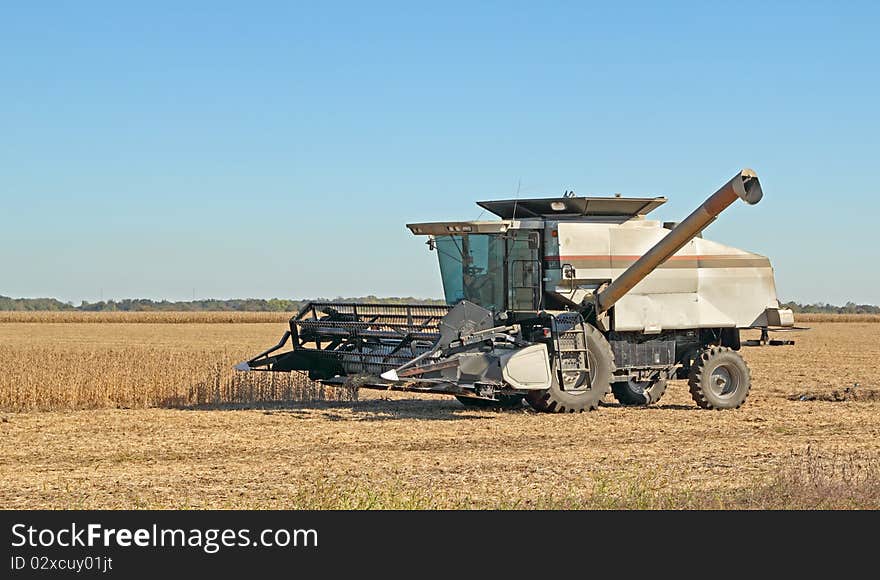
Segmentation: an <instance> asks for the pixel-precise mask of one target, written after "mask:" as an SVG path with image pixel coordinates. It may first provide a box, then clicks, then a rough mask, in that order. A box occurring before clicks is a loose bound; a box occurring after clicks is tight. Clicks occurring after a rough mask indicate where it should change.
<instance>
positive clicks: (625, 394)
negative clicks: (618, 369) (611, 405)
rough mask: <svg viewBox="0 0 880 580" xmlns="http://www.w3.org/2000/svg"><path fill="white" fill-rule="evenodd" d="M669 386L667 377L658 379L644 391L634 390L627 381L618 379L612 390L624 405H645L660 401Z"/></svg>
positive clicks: (618, 400)
mask: <svg viewBox="0 0 880 580" xmlns="http://www.w3.org/2000/svg"><path fill="white" fill-rule="evenodd" d="M667 386H668V381H667V379H657V380H656V381H654V382H653V383H651V386H650V387H648V388H647V389H645V392H644V393H636V392H633V390H632V389H630V388H629V385H628V384H627V382H624V381H617V382H614V383H612V384H611V392H612V393H614V398H615V399H616V400H617V402H618V403H620V404H621V405H623V406H624V407H645V406H647V405H653V404H655V403H657V402H659V401H660V398H661V397H663V393H665V392H666V387H667Z"/></svg>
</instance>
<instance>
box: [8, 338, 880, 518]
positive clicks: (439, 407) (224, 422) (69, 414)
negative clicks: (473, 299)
mask: <svg viewBox="0 0 880 580" xmlns="http://www.w3.org/2000/svg"><path fill="white" fill-rule="evenodd" d="M811 326H813V329H812V330H811V331H809V332H804V333H799V334H796V335H793V336H792V337H793V338H795V339H796V341H797V344H796V345H795V346H781V347H763V348H745V349H743V353H744V356H745V357H746V360H747V361H748V363H749V366H750V367H751V370H752V377H753V387H752V391H751V394H750V396H749V399H748V401H747V402H746V404H745V405H744V406H743V407H742V408H741V409H739V410H736V411H721V412H718V411H703V410H700V409H698V408H697V407H696V406H695V405H694V403H693V402H692V401H691V399H690V396H689V394H688V392H687V386H686V383H685V382H683V381H675V382H672V383H671V384H670V388H669V391H668V392H667V393H666V395H665V396H664V398H663V399H662V400H661V401H660V403H659V404H658V405H655V406H652V407H648V408H623V407H620V406H617V405H616V404H614V402H613V400H612V399H611V398H610V397H609V399H608V400H607V402H606V405H604V406H602V407H600V408H599V410H598V411H596V412H593V413H584V414H576V415H547V414H538V413H534V412H532V411H529V410H527V409H525V408H524V409H521V410H516V411H510V412H494V411H474V410H466V409H465V408H464V407H462V406H461V405H460V404H459V403H458V402H457V401H455V400H454V399H452V398H450V397H442V396H439V397H438V396H435V397H429V396H414V395H407V394H392V393H386V392H383V391H362V392H361V393H360V400H358V401H350V400H342V401H328V400H315V401H312V402H290V401H288V402H271V401H252V402H239V403H236V404H224V405H215V406H211V405H208V406H198V405H197V406H189V407H184V408H172V409H168V408H150V407H151V405H148V404H145V405H142V406H144V407H147V408H130V409H125V408H112V407H114V406H115V407H119V406H126V405H123V404H116V403H114V400H113V396H114V395H113V393H117V392H131V391H132V389H133V387H131V386H130V385H128V386H126V385H125V384H117V383H113V384H108V385H106V386H105V387H104V395H105V397H104V398H100V397H99V398H94V397H92V398H88V400H89V401H91V403H90V406H93V407H96V408H94V409H86V410H76V405H75V404H71V406H70V410H54V411H23V412H15V411H14V410H13V408H12V407H7V409H8V410H6V411H4V412H0V507H3V508H312V509H324V508H356V509H358V508H534V507H550V508H556V507H558V508H658V507H660V508H694V507H696V508H715V507H734V508H739V507H745V508H766V507H769V508H790V507H807V508H813V507H831V508H841V507H842V508H852V507H856V508H866V507H867V508H878V507H880V489H878V485H880V484H878V481H880V468H878V465H880V421H878V412H880V401H877V400H875V399H873V398H871V397H863V398H858V397H849V398H847V397H837V398H835V397H834V396H833V395H832V394H833V393H834V392H837V393H852V392H857V393H858V392H863V393H868V392H875V391H877V390H878V389H880V371H878V366H877V364H876V361H877V360H880V324H876V323H824V322H818V323H811ZM283 330H284V328H283V324H282V325H279V324H262V323H253V324H224V323H212V324H196V323H190V324H186V323H180V324H176V323H174V324H172V323H166V324H143V323H137V324H124V323H118V324H68V323H55V322H53V323H44V324H32V323H31V324H28V323H19V322H16V323H4V324H0V345H2V348H4V349H6V350H5V351H4V352H3V353H2V359H0V360H2V364H3V365H4V366H3V367H2V369H0V399H2V400H7V401H17V404H19V405H20V404H21V402H22V397H21V393H19V395H15V396H13V395H11V394H10V393H9V392H7V391H9V390H10V389H15V388H16V383H15V381H10V380H8V379H3V378H2V377H3V376H5V375H7V374H9V373H10V372H14V373H19V374H18V375H16V376H17V377H19V380H25V378H27V377H31V379H29V380H31V383H30V384H31V387H29V388H32V389H34V392H39V391H40V389H42V390H44V391H47V392H55V391H57V390H59V389H60V390H62V391H63V390H64V389H69V388H70V384H68V383H65V382H64V381H65V380H68V379H65V377H67V376H68V375H65V372H68V371H66V370H65V366H64V364H68V363H64V364H60V363H59V362H58V360H59V359H57V358H56V359H55V360H53V359H52V358H51V357H52V356H53V355H54V356H55V357H59V356H61V354H60V353H65V355H64V356H68V357H76V356H85V357H91V358H90V359H89V360H92V361H94V365H93V366H92V367H91V368H90V370H89V369H88V368H85V367H84V369H83V370H81V371H77V372H81V373H82V376H86V375H87V374H89V373H90V376H92V377H93V378H92V379H90V380H92V382H94V383H95V385H93V387H94V388H96V389H98V388H99V385H98V384H97V383H98V382H99V380H104V379H106V380H108V381H110V382H111V383H112V382H113V381H119V380H133V378H134V377H136V376H138V374H149V373H152V372H159V371H157V370H156V369H158V368H159V365H160V364H162V363H165V364H167V365H182V366H183V367H185V368H186V369H187V370H186V372H187V373H190V372H192V373H197V372H199V368H200V367H204V366H205V365H208V366H210V367H211V368H213V365H216V364H217V362H216V361H212V360H211V359H210V357H212V356H215V357H221V356H222V357H223V358H222V360H223V361H224V364H225V362H226V361H236V360H242V359H244V358H247V357H248V356H250V355H253V354H255V353H257V352H259V351H261V350H263V349H264V348H266V347H268V346H270V345H272V344H274V343H275V342H276V341H277V339H278V337H279V336H280V334H281V332H283ZM108 353H111V354H108ZM112 353H116V354H115V355H114V354H112ZM120 353H121V354H120ZM151 353H152V354H151ZM171 354H174V356H173V358H171V359H170V360H167V361H165V360H163V359H162V357H164V356H170V355H171ZM10 355H14V356H15V357H17V359H13V360H11V362H10V359H9V356H10ZM101 356H109V357H111V359H112V357H113V356H116V357H130V359H131V365H130V366H131V367H132V372H131V373H128V374H124V375H119V374H112V373H111V374H109V375H107V376H105V375H103V374H102V373H103V372H104V371H105V370H106V369H108V368H109V369H111V370H112V371H113V373H119V372H120V368H122V367H119V366H115V364H116V363H114V364H112V365H110V366H106V367H105V366H102V365H101V363H100V359H101ZM44 357H50V359H49V360H42V359H43V358H44ZM205 357H209V358H205ZM60 360H63V361H70V360H73V359H72V358H62V359H60ZM113 360H115V359H113ZM28 365H36V367H35V368H30V369H29V368H28ZM53 365H54V367H53ZM53 368H54V370H53ZM53 373H54V374H53ZM72 376H73V379H74V380H80V377H81V375H80V374H75V375H72ZM169 376H172V375H169ZM174 376H177V375H174ZM185 376H186V374H185V373H183V374H180V375H179V377H178V378H180V377H183V378H185ZM33 377H36V378H33ZM53 377H54V378H53ZM102 377H103V379H102ZM172 378H173V376H172ZM180 380H183V379H182V378H181V379H180ZM3 381H5V382H3ZM143 384H144V385H146V386H145V387H143V388H152V387H151V386H150V385H153V383H143ZM155 384H156V385H159V384H160V383H158V382H157V383H155ZM161 384H162V385H164V383H161ZM161 388H166V387H165V386H161ZM847 389H849V391H847ZM179 391H180V392H188V391H187V388H185V387H179ZM28 392H30V391H28ZM90 397H91V396H90ZM135 398H136V397H135ZM50 399H51V397H50ZM55 399H57V401H59V402H61V403H63V402H64V401H65V400H66V398H65V397H64V396H63V395H58V394H56V395H55ZM319 399H320V398H319ZM838 399H839V400H838ZM75 400H76V399H75V397H74V398H70V399H69V401H75ZM101 407H103V408H101ZM62 408H64V407H62Z"/></svg>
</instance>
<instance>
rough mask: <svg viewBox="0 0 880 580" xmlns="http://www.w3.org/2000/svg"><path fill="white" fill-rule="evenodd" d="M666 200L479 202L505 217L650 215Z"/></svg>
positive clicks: (598, 198)
mask: <svg viewBox="0 0 880 580" xmlns="http://www.w3.org/2000/svg"><path fill="white" fill-rule="evenodd" d="M664 203H666V198H665V197H547V198H535V199H504V200H497V201H478V202H477V205H479V206H480V207H482V208H483V209H485V210H488V211H490V212H492V213H494V214H495V215H497V216H498V217H500V218H501V219H506V220H510V219H517V218H519V219H529V218H545V219H559V220H565V219H578V218H583V217H587V216H602V217H624V218H631V217H635V216H637V215H647V214H648V213H650V212H652V211H654V210H655V209H657V208H658V207H660V206H661V205H663V204H664Z"/></svg>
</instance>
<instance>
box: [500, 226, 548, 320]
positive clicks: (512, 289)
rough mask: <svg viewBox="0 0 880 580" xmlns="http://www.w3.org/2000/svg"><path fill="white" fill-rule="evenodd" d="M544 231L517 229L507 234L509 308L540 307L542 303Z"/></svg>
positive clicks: (533, 308)
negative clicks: (542, 245)
mask: <svg viewBox="0 0 880 580" xmlns="http://www.w3.org/2000/svg"><path fill="white" fill-rule="evenodd" d="M540 250H541V234H540V232H538V231H534V230H532V231H529V230H514V231H512V232H511V231H509V232H508V235H507V260H506V264H507V308H508V310H539V309H540V307H541V259H540V256H541V254H540Z"/></svg>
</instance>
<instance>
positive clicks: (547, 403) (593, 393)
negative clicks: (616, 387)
mask: <svg viewBox="0 0 880 580" xmlns="http://www.w3.org/2000/svg"><path fill="white" fill-rule="evenodd" d="M583 324H584V331H585V333H586V336H587V349H589V351H590V354H591V355H592V356H593V358H594V359H595V362H596V365H595V366H596V369H595V372H596V373H597V375H596V376H595V378H592V377H591V382H592V383H593V385H594V386H593V387H591V388H590V389H589V390H587V391H584V392H582V393H576V394H572V393H569V392H566V391H564V390H562V389H561V388H560V387H559V381H558V379H557V373H556V369H555V368H554V369H553V372H552V374H553V377H552V382H551V384H550V388H549V389H547V390H543V391H533V392H531V393H529V394H528V395H526V401H528V403H529V405H531V406H532V408H533V409H535V410H536V411H541V412H545V413H575V412H577V413H583V412H584V411H595V410H596V409H597V408H598V407H599V403H600V402H601V401H602V399H604V398H605V395H607V394H608V393H610V392H611V376H612V374H613V373H614V352H612V350H611V345H610V344H609V343H608V341H607V340H606V339H605V336H604V335H603V334H602V333H601V332H600V331H599V329H597V328H596V327H595V326H593V325H592V324H589V323H587V322H584V323H583ZM590 372H591V373H592V372H594V371H593V370H592V368H591V371H590Z"/></svg>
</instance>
